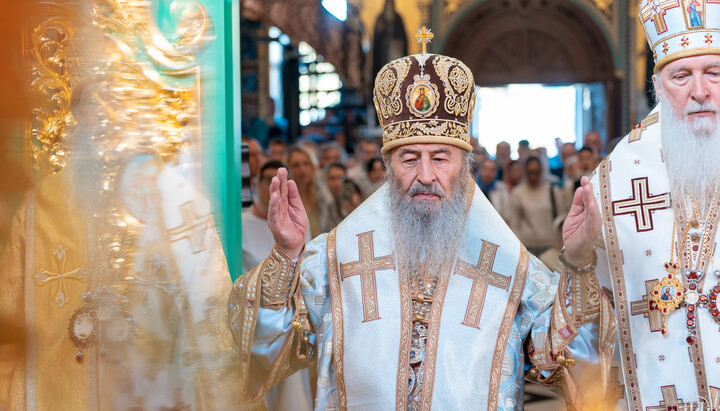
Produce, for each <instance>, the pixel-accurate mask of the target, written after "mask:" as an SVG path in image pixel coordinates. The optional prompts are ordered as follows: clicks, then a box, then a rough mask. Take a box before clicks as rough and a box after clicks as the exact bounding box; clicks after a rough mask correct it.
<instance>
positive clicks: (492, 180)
mask: <svg viewBox="0 0 720 411" xmlns="http://www.w3.org/2000/svg"><path fill="white" fill-rule="evenodd" d="M478 168H479V169H480V173H479V174H480V178H479V179H478V186H480V190H481V191H482V193H483V194H484V195H485V197H487V199H488V200H489V201H490V204H492V205H493V207H495V210H497V212H498V213H499V214H500V215H501V216H502V217H503V220H505V222H507V221H509V213H508V211H509V209H510V207H509V205H510V204H509V201H510V199H509V193H508V190H507V187H506V186H505V183H503V182H502V181H500V180H497V178H496V177H497V164H495V161H493V160H491V159H489V158H486V159H485V160H483V161H482V162H481V163H480V166H479V167H478Z"/></svg>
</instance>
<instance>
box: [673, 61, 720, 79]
mask: <svg viewBox="0 0 720 411" xmlns="http://www.w3.org/2000/svg"><path fill="white" fill-rule="evenodd" d="M711 68H720V63H717V62H713V63H708V64H706V65H705V66H704V67H703V70H708V69H711ZM681 71H692V70H691V69H690V68H689V67H688V66H679V67H675V68H674V69H672V70H670V76H674V75H675V74H677V73H679V72H681Z"/></svg>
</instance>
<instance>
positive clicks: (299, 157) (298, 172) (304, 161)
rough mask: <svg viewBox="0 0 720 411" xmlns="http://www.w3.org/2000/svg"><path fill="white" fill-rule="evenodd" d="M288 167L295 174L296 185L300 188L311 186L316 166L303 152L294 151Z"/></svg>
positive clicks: (289, 158)
mask: <svg viewBox="0 0 720 411" xmlns="http://www.w3.org/2000/svg"><path fill="white" fill-rule="evenodd" d="M288 167H289V168H290V172H291V173H292V174H293V176H294V178H293V180H295V183H297V184H298V185H300V186H305V185H307V184H310V182H311V181H312V179H313V176H314V173H315V166H314V165H313V163H312V161H310V157H308V155H307V154H305V153H303V152H301V151H293V152H292V153H290V156H289V157H288Z"/></svg>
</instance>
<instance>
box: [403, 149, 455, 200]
mask: <svg viewBox="0 0 720 411" xmlns="http://www.w3.org/2000/svg"><path fill="white" fill-rule="evenodd" d="M390 159H391V160H390V167H391V168H392V172H393V173H394V175H395V179H397V180H398V181H399V182H400V185H401V189H402V191H403V193H404V194H405V195H409V196H411V197H412V199H413V201H414V202H416V203H419V202H422V203H424V204H428V205H437V206H439V204H440V201H441V199H442V198H444V197H446V196H449V195H451V194H450V193H452V192H453V184H456V182H457V181H458V180H459V178H460V173H461V171H462V170H463V155H462V150H461V149H460V148H458V147H455V146H451V145H448V144H409V145H406V146H401V147H398V148H396V149H395V150H393V152H392V154H391V156H390Z"/></svg>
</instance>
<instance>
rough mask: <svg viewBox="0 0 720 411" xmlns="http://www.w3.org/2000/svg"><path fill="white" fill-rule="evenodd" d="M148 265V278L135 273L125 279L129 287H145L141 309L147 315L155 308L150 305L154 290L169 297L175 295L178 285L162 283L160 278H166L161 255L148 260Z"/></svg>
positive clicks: (170, 282)
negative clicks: (151, 294) (162, 292)
mask: <svg viewBox="0 0 720 411" xmlns="http://www.w3.org/2000/svg"><path fill="white" fill-rule="evenodd" d="M146 263H147V268H148V269H147V271H148V272H149V275H148V276H147V278H143V277H140V276H139V275H138V274H137V273H135V275H132V276H128V277H125V283H126V284H127V285H132V284H139V285H141V286H145V292H144V294H143V297H142V301H141V303H140V307H141V309H142V310H143V312H144V313H147V312H148V310H150V309H151V308H153V306H152V305H151V303H150V292H151V291H152V290H153V289H157V290H161V291H164V292H165V293H166V294H168V295H173V294H174V293H175V289H176V288H175V287H176V284H175V283H174V282H172V281H160V278H159V277H160V276H166V271H165V270H166V264H165V259H163V258H162V257H161V256H160V255H159V254H156V255H154V256H152V257H149V258H148V259H147V260H146Z"/></svg>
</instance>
